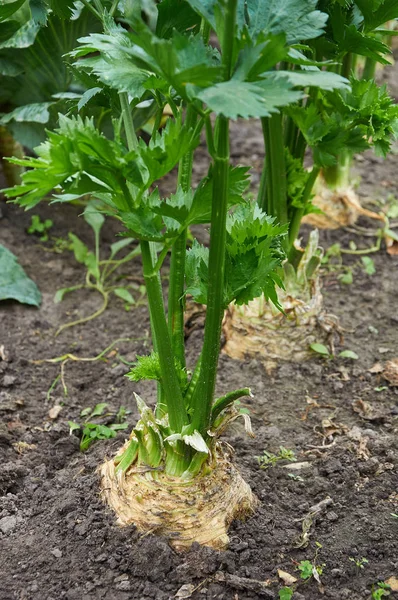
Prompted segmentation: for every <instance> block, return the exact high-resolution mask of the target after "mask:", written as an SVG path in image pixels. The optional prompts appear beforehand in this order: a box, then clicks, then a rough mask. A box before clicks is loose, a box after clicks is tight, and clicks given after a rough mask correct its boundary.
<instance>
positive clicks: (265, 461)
mask: <svg viewBox="0 0 398 600" xmlns="http://www.w3.org/2000/svg"><path fill="white" fill-rule="evenodd" d="M256 458H257V462H258V464H259V465H260V469H268V467H275V465H276V463H277V462H279V461H280V460H288V461H289V462H296V456H295V454H294V452H293V450H287V449H286V448H284V447H283V446H280V447H279V452H278V454H273V453H272V452H268V451H267V450H264V453H263V455H262V456H256Z"/></svg>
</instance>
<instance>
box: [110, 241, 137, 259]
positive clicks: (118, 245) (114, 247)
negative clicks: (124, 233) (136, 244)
mask: <svg viewBox="0 0 398 600" xmlns="http://www.w3.org/2000/svg"><path fill="white" fill-rule="evenodd" d="M132 241H133V240H132V239H131V238H126V239H123V240H119V241H118V242H114V243H113V244H111V255H110V258H111V259H112V258H114V257H115V256H116V254H117V253H118V252H119V251H120V250H122V249H123V248H125V247H126V246H128V245H129V244H131V243H132Z"/></svg>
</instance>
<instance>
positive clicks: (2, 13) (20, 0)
mask: <svg viewBox="0 0 398 600" xmlns="http://www.w3.org/2000/svg"><path fill="white" fill-rule="evenodd" d="M24 3H25V0H15V2H7V3H6V4H4V2H2V3H1V5H0V23H1V22H2V21H5V20H6V19H9V18H10V17H11V16H12V15H13V14H14V13H15V12H17V10H19V9H20V8H21V6H22V5H23V4H24Z"/></svg>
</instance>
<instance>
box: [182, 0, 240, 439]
mask: <svg viewBox="0 0 398 600" xmlns="http://www.w3.org/2000/svg"><path fill="white" fill-rule="evenodd" d="M236 9H237V0H227V3H226V10H225V15H224V24H225V29H224V35H223V40H222V62H223V67H224V76H225V80H229V79H230V77H231V72H232V59H233V48H234V41H235V35H234V33H235V24H236ZM216 132H217V136H216V140H217V142H216V154H215V157H214V169H213V174H214V180H213V196H212V214H211V229H210V251H209V280H208V290H207V311H206V322H205V331H204V340H203V349H202V361H201V368H200V375H199V381H198V384H197V386H196V389H195V392H194V395H193V399H192V406H193V415H192V428H193V429H196V430H198V431H199V432H200V433H202V434H203V435H205V434H206V431H207V429H208V427H209V425H210V416H211V407H212V403H213V396H214V389H215V385H216V375H217V365H218V358H219V354H220V339H221V324H222V318H223V313H224V274H225V247H226V221H227V211H228V188H229V120H228V119H227V118H226V117H224V116H223V115H219V116H218V117H217V121H216Z"/></svg>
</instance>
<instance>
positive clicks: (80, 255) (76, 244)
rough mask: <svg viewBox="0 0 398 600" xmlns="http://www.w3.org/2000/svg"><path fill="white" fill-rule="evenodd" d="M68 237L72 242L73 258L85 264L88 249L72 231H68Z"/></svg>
mask: <svg viewBox="0 0 398 600" xmlns="http://www.w3.org/2000/svg"><path fill="white" fill-rule="evenodd" d="M68 236H69V239H70V240H71V242H72V250H73V253H74V255H75V259H76V260H77V262H79V263H83V264H85V261H86V258H87V255H88V253H89V249H88V248H87V246H86V244H84V243H83V242H82V241H81V240H80V239H79V238H78V237H77V235H75V234H74V233H71V232H69V234H68Z"/></svg>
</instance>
